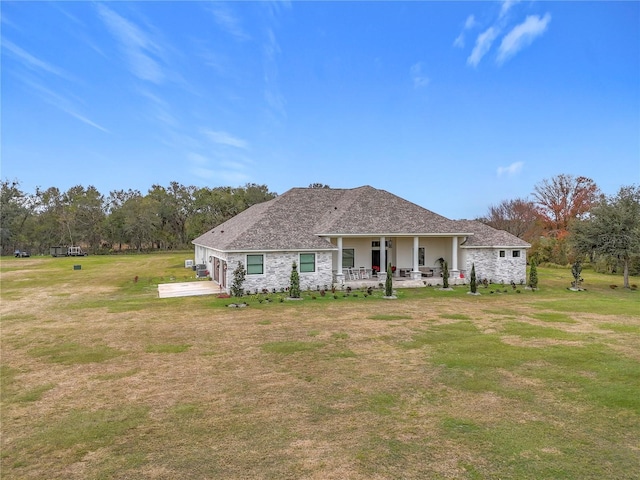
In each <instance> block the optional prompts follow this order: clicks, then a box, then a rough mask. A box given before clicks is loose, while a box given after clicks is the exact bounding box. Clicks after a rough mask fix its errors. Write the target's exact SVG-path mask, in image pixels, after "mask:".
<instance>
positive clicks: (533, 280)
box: [529, 260, 538, 290]
mask: <svg viewBox="0 0 640 480" xmlns="http://www.w3.org/2000/svg"><path fill="white" fill-rule="evenodd" d="M529 287H531V289H532V290H535V289H536V288H538V267H537V266H536V261H535V260H531V267H529Z"/></svg>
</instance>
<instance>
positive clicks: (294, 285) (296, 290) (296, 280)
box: [289, 261, 300, 298]
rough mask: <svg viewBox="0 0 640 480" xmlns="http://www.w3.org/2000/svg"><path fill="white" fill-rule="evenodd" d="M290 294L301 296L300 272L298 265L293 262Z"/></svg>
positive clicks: (294, 296) (292, 296) (296, 296)
mask: <svg viewBox="0 0 640 480" xmlns="http://www.w3.org/2000/svg"><path fill="white" fill-rule="evenodd" d="M289 296H290V297H291V298H300V275H299V274H298V265H297V264H296V262H295V261H294V262H293V265H291V277H290V278H289Z"/></svg>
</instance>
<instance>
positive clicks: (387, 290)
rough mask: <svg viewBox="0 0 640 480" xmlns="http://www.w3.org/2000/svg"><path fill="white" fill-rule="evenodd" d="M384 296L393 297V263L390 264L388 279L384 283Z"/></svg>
mask: <svg viewBox="0 0 640 480" xmlns="http://www.w3.org/2000/svg"><path fill="white" fill-rule="evenodd" d="M384 294H385V296H387V297H391V296H393V272H392V271H391V263H389V268H388V269H387V278H386V280H385V282H384Z"/></svg>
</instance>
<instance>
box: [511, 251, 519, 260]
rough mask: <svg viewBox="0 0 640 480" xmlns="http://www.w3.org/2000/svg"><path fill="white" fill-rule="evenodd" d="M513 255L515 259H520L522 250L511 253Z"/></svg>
mask: <svg viewBox="0 0 640 480" xmlns="http://www.w3.org/2000/svg"><path fill="white" fill-rule="evenodd" d="M511 253H513V258H517V257H519V256H520V250H514V251H513V252H511Z"/></svg>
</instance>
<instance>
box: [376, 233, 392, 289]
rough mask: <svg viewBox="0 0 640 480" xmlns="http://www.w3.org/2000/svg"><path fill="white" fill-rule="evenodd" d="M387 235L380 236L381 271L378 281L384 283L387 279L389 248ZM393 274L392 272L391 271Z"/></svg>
mask: <svg viewBox="0 0 640 480" xmlns="http://www.w3.org/2000/svg"><path fill="white" fill-rule="evenodd" d="M386 242H387V241H386V239H385V237H380V271H379V272H378V281H379V282H382V283H384V281H385V280H386V279H387V249H386V247H385V243H386ZM389 275H391V273H389Z"/></svg>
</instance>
